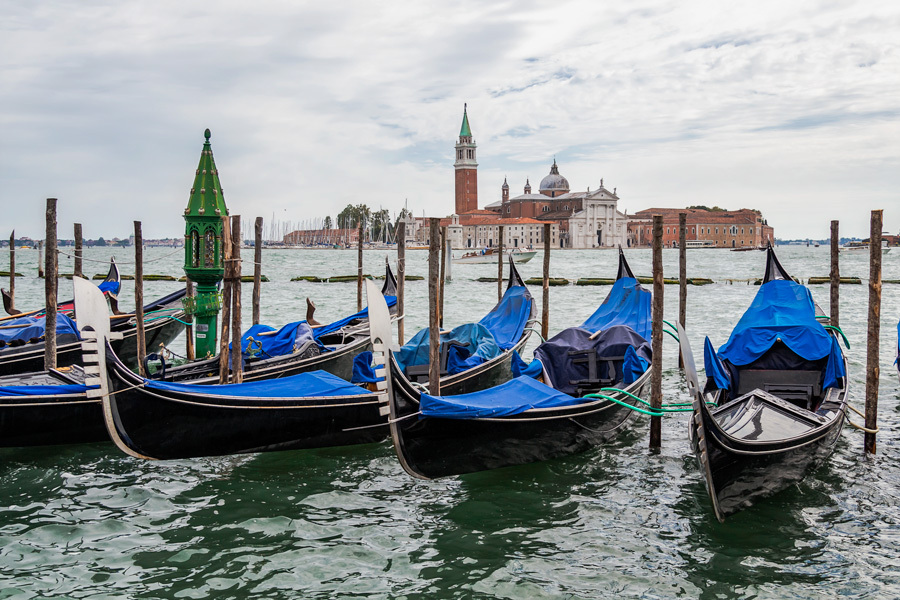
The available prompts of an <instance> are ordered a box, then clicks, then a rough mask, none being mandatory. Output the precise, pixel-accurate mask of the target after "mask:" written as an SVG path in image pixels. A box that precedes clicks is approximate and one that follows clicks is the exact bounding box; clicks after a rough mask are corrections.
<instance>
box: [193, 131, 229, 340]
mask: <svg viewBox="0 0 900 600" xmlns="http://www.w3.org/2000/svg"><path fill="white" fill-rule="evenodd" d="M204 135H205V136H206V142H205V143H204V144H203V151H202V152H201V153H200V165H199V166H198V167H197V174H196V175H195V177H194V187H192V188H191V198H190V200H188V205H187V208H185V209H184V222H185V225H184V274H185V275H187V277H188V278H189V279H190V280H191V281H193V282H195V283H196V284H197V295H196V297H194V298H185V310H186V311H187V312H188V313H189V314H192V315H193V316H194V321H195V327H194V331H195V332H196V346H195V347H196V353H197V357H198V358H201V357H207V356H213V355H214V354H215V353H216V350H217V346H216V317H217V316H218V314H219V308H221V305H222V300H221V297H220V296H219V292H218V284H219V282H220V281H222V277H224V275H225V265H224V261H223V255H222V229H223V225H222V217H224V216H227V215H228V209H227V208H226V207H225V197H224V196H223V195H222V184H221V183H220V182H219V172H218V170H217V169H216V162H215V160H213V153H212V146H210V143H209V137H210V133H209V129H207V130H206V131H205V132H204Z"/></svg>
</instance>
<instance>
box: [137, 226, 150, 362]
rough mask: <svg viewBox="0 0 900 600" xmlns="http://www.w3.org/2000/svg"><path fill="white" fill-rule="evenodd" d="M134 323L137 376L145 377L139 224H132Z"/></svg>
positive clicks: (142, 268)
mask: <svg viewBox="0 0 900 600" xmlns="http://www.w3.org/2000/svg"><path fill="white" fill-rule="evenodd" d="M134 323H135V327H136V328H137V336H136V338H137V339H136V342H137V355H136V356H137V360H138V374H139V375H140V376H141V377H146V376H147V369H146V368H145V367H144V356H145V355H146V354H147V337H146V332H145V330H144V235H143V232H142V230H141V222H140V221H135V222H134Z"/></svg>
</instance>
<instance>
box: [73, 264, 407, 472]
mask: <svg viewBox="0 0 900 600" xmlns="http://www.w3.org/2000/svg"><path fill="white" fill-rule="evenodd" d="M75 290H76V291H75V294H76V300H77V302H78V311H79V319H89V320H88V321H87V323H88V329H90V330H89V331H84V332H83V333H82V336H83V337H84V338H86V339H88V340H90V341H88V342H86V343H85V362H87V363H90V364H95V365H96V369H95V370H96V371H97V377H96V378H89V379H88V380H87V382H86V383H88V384H89V385H90V384H96V385H97V386H98V387H97V389H96V390H89V391H88V392H87V393H88V394H89V395H94V396H97V397H99V398H101V399H102V403H103V419H104V421H105V423H106V428H107V430H108V431H109V435H110V437H111V438H112V440H113V442H114V443H115V444H116V445H117V446H118V447H119V448H120V449H121V450H123V451H124V452H126V453H127V454H129V455H131V456H135V457H139V458H146V459H177V458H192V457H199V456H217V455H226V454H239V453H250V452H264V451H274V450H291V449H300V448H319V447H325V446H338V445H348V444H360V443H368V442H374V441H379V440H381V439H383V438H384V437H385V436H386V435H387V418H386V417H387V394H386V392H385V387H386V383H385V382H383V381H382V382H380V383H379V384H376V385H375V386H373V387H374V391H370V390H369V389H365V388H362V387H359V386H355V385H352V384H350V383H348V382H346V381H344V380H342V379H340V378H338V377H335V376H334V375H332V374H330V373H326V372H324V371H314V372H307V373H301V374H298V375H293V376H289V377H283V378H279V379H274V380H263V381H252V382H248V383H238V384H227V385H197V384H191V383H173V382H165V381H154V380H150V379H144V378H141V377H138V376H137V375H135V374H134V373H133V372H132V371H131V370H130V369H128V368H127V367H126V366H125V365H124V364H123V363H122V361H120V360H119V359H118V357H117V356H116V353H115V351H114V350H113V349H112V346H111V345H110V343H109V340H108V336H109V335H110V332H109V331H108V328H105V327H106V325H105V323H106V322H107V319H106V314H105V306H104V305H103V303H102V300H101V298H100V297H99V296H98V292H97V291H96V288H93V287H87V286H85V285H81V284H79V283H76V288H75ZM367 295H368V298H369V299H370V303H369V311H370V312H369V314H370V316H371V319H372V323H370V328H371V331H372V339H373V342H372V346H373V354H374V357H375V358H374V360H375V361H376V362H378V363H379V366H378V367H376V369H377V371H378V372H381V373H383V372H384V356H385V350H386V346H385V344H386V343H387V342H389V339H390V328H391V325H390V322H391V321H390V314H389V312H388V308H387V304H386V302H385V300H384V296H383V295H381V294H380V293H378V288H377V287H376V286H375V285H374V284H373V283H372V282H367ZM376 321H377V324H376ZM125 389H130V390H131V391H132V392H137V393H136V394H133V393H132V394H122V393H121V392H122V391H123V390H125Z"/></svg>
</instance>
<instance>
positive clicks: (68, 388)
mask: <svg viewBox="0 0 900 600" xmlns="http://www.w3.org/2000/svg"><path fill="white" fill-rule="evenodd" d="M97 387H99V386H96V385H92V386H87V385H78V384H68V385H7V386H0V396H59V395H77V394H83V393H85V392H86V391H87V390H90V389H96V388H97Z"/></svg>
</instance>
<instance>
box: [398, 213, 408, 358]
mask: <svg viewBox="0 0 900 600" xmlns="http://www.w3.org/2000/svg"><path fill="white" fill-rule="evenodd" d="M405 288H406V223H405V222H404V221H403V220H401V221H400V222H399V223H398V224H397V316H398V319H397V339H398V340H399V342H400V345H401V346H402V345H403V334H404V331H403V321H404V319H403V293H404V291H405Z"/></svg>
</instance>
